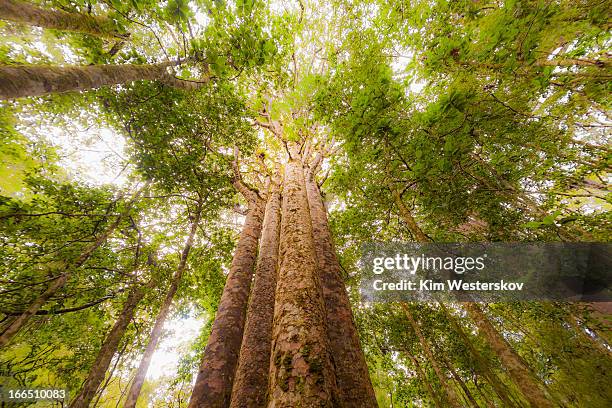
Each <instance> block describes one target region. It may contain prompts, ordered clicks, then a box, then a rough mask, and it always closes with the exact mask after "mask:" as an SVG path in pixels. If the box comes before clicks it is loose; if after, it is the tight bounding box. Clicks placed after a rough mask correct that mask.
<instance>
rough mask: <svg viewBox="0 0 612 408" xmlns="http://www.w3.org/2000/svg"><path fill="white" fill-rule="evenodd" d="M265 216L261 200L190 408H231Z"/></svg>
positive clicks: (251, 214)
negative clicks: (258, 244)
mask: <svg viewBox="0 0 612 408" xmlns="http://www.w3.org/2000/svg"><path fill="white" fill-rule="evenodd" d="M263 212H264V203H263V202H262V201H261V199H254V200H250V201H249V210H248V212H247V216H246V220H245V223H244V227H243V229H242V232H241V234H240V238H239V240H238V244H237V245H236V250H235V252H234V258H233V260H232V265H231V267H230V272H229V274H228V276H227V280H226V282H225V287H224V289H223V294H222V295H221V301H220V302H219V308H218V310H217V314H216V317H215V321H214V323H213V326H212V330H211V333H210V337H209V339H208V344H207V345H206V350H205V351H204V356H203V358H202V362H201V364H200V370H199V372H198V376H197V378H196V383H195V386H194V388H193V393H192V395H191V400H190V402H189V408H203V407H207V408H226V407H228V406H229V403H230V398H231V392H232V384H233V381H234V374H235V371H236V365H237V362H238V355H239V353H240V345H241V342H242V334H243V329H244V323H245V318H246V316H245V315H246V309H247V302H248V298H249V291H250V288H251V279H252V277H253V267H254V265H255V258H256V257H257V241H258V240H259V235H260V232H261V223H262V218H263Z"/></svg>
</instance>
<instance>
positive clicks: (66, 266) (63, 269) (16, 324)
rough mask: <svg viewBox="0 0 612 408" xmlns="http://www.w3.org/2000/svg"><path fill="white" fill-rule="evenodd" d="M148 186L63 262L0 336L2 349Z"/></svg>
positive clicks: (109, 232)
mask: <svg viewBox="0 0 612 408" xmlns="http://www.w3.org/2000/svg"><path fill="white" fill-rule="evenodd" d="M147 186H148V183H147V184H145V185H144V186H143V187H142V188H140V189H139V190H138V191H137V192H136V193H135V194H134V196H133V198H132V200H130V201H129V202H128V204H127V205H126V207H125V209H124V211H123V212H122V213H121V214H119V215H118V216H117V217H116V218H115V219H114V220H113V222H111V223H110V224H109V225H108V226H107V227H106V229H105V230H104V231H103V232H102V233H101V234H100V235H98V237H97V238H96V240H95V241H94V242H92V243H91V244H89V245H88V246H87V247H85V249H84V250H83V251H82V252H81V254H80V255H79V256H78V257H77V258H76V259H75V260H74V261H73V262H71V263H68V262H61V266H60V267H58V268H57V269H58V270H56V271H53V272H55V273H57V276H56V277H55V278H53V280H51V282H50V283H49V285H48V286H47V289H45V291H44V292H43V293H41V294H40V295H39V296H38V297H37V298H36V299H35V300H34V301H33V302H32V303H31V304H30V305H29V306H28V308H27V309H26V310H25V311H24V312H23V313H21V315H19V316H18V317H17V318H16V319H15V320H13V321H12V322H11V324H10V325H8V326H7V327H6V329H5V330H4V331H3V332H2V334H1V335H0V347H3V346H5V345H6V344H7V343H8V342H9V341H10V340H11V338H13V336H15V335H16V334H17V333H18V332H19V330H21V329H22V328H23V327H24V325H25V324H26V323H27V322H28V321H29V320H30V318H31V317H32V316H34V315H35V314H36V312H38V310H40V308H41V307H42V306H43V305H44V304H45V303H47V301H48V300H49V299H51V298H52V297H53V296H54V295H55V294H56V293H57V291H59V290H60V289H61V288H63V287H64V285H66V282H68V279H69V278H70V277H71V275H72V273H73V271H74V270H75V269H78V268H80V267H81V266H82V265H83V264H84V263H85V262H87V260H88V259H89V257H90V256H91V255H92V254H93V252H94V251H95V250H96V249H97V248H98V247H100V246H101V245H102V244H104V243H105V242H106V240H107V239H108V237H109V236H110V235H111V234H112V233H113V231H114V230H115V229H116V228H117V227H118V226H119V225H120V224H121V222H122V221H123V220H124V219H125V218H126V217H127V216H128V215H129V213H130V211H131V208H132V206H133V204H134V203H135V202H136V200H137V199H138V196H139V195H140V194H141V193H142V191H143V190H144V189H145V188H146V187H147Z"/></svg>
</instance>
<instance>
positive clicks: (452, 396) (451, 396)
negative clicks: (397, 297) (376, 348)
mask: <svg viewBox="0 0 612 408" xmlns="http://www.w3.org/2000/svg"><path fill="white" fill-rule="evenodd" d="M400 305H401V307H402V309H404V313H405V314H406V317H407V318H408V321H409V322H410V325H411V326H412V329H413V330H414V332H415V333H416V335H417V337H418V338H419V342H420V343H421V347H423V351H424V352H425V355H426V356H427V358H428V359H429V362H430V363H431V366H432V367H433V369H434V371H435V372H436V375H437V376H438V379H439V380H440V383H441V384H442V388H444V390H445V391H446V396H447V397H448V402H449V404H450V406H452V407H457V408H461V404H460V403H459V398H458V397H457V393H456V392H455V390H454V389H453V387H451V386H450V384H449V383H448V379H447V378H446V375H445V374H444V373H443V372H442V369H441V368H440V365H439V364H438V361H437V360H436V358H435V356H434V355H433V352H432V351H431V347H430V346H429V342H428V341H427V340H426V339H425V336H423V333H422V332H421V328H420V327H419V324H418V323H417V321H416V320H415V319H414V317H413V316H412V312H411V311H410V308H409V307H408V305H406V304H405V303H400Z"/></svg>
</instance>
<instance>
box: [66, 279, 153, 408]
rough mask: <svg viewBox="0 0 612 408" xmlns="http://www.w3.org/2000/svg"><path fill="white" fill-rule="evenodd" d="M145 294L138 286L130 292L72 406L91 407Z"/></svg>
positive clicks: (78, 407)
mask: <svg viewBox="0 0 612 408" xmlns="http://www.w3.org/2000/svg"><path fill="white" fill-rule="evenodd" d="M143 296H144V290H143V289H142V288H141V287H138V286H137V287H135V288H133V289H132V290H131V291H130V293H129V294H128V297H127V299H126V301H125V303H124V305H123V310H122V311H121V314H120V315H119V317H118V318H117V321H116V322H115V324H114V326H113V328H112V329H111V331H110V333H109V334H108V335H107V336H106V338H105V339H104V343H102V348H101V349H100V351H99V353H98V357H97V358H96V361H95V362H94V364H93V366H92V367H91V371H90V372H89V375H88V376H87V379H86V380H85V383H84V384H83V388H82V389H81V392H80V393H79V394H78V395H77V396H76V398H75V399H74V400H73V401H72V402H71V403H70V406H69V407H70V408H88V407H89V404H90V403H91V401H92V400H93V398H94V397H95V395H96V391H97V390H98V387H100V384H102V381H104V376H105V374H106V370H108V367H109V366H110V363H111V361H112V359H113V356H114V355H115V353H116V351H117V347H118V346H119V342H120V341H121V338H122V337H123V334H124V333H125V330H126V329H127V327H128V325H129V324H130V321H131V320H132V318H133V317H134V313H135V312H136V306H137V305H138V303H139V302H140V301H141V300H142V297H143Z"/></svg>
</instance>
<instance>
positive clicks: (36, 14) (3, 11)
mask: <svg viewBox="0 0 612 408" xmlns="http://www.w3.org/2000/svg"><path fill="white" fill-rule="evenodd" d="M0 19H2V20H10V21H16V22H18V23H23V24H28V25H33V26H37V27H42V28H50V29H53V30H62V31H76V32H79V33H85V34H91V35H95V36H98V37H103V38H122V39H126V38H129V34H121V33H120V32H119V31H118V30H117V25H116V24H115V22H114V21H113V20H111V19H109V18H107V17H100V16H91V15H88V14H82V13H69V12H67V11H62V10H50V9H45V8H42V7H39V6H37V5H35V4H32V3H30V2H25V1H18V0H0Z"/></svg>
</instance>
